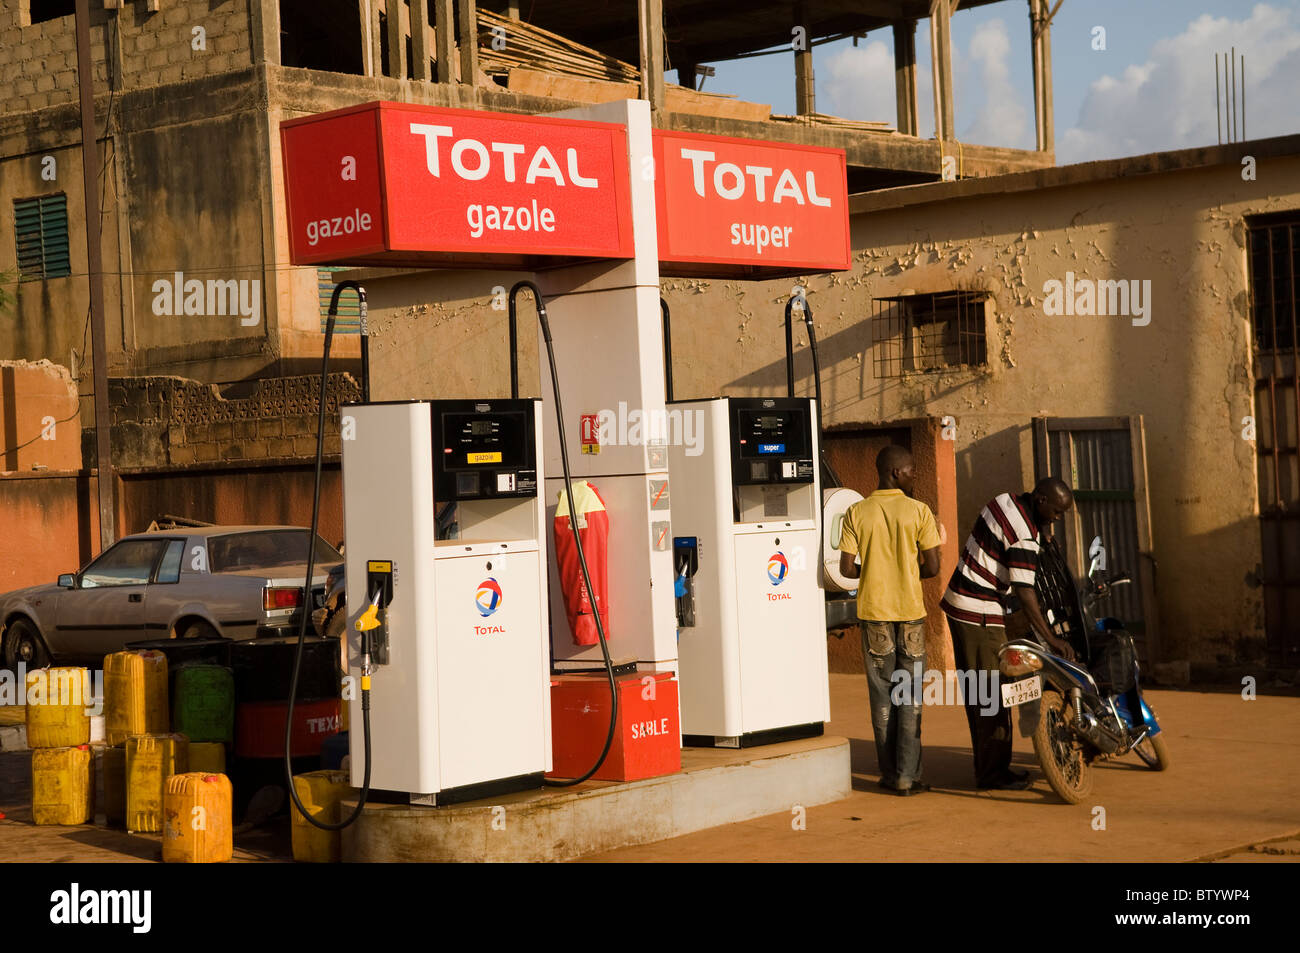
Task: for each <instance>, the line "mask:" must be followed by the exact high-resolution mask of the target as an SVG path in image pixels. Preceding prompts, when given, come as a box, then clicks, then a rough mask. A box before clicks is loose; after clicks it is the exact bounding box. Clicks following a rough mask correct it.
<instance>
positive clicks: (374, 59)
mask: <svg viewBox="0 0 1300 953" xmlns="http://www.w3.org/2000/svg"><path fill="white" fill-rule="evenodd" d="M382 2H383V0H361V2H360V3H359V4H358V5H357V9H358V12H359V13H360V15H361V71H362V73H364V74H365V75H366V76H382V75H383V73H384V70H383V64H384V61H383V47H382V46H381V45H380V38H379V7H380V4H381V3H382Z"/></svg>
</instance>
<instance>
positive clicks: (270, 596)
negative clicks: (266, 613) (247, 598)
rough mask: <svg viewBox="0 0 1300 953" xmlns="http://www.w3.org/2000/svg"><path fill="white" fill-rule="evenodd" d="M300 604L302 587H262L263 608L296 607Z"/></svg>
mask: <svg viewBox="0 0 1300 953" xmlns="http://www.w3.org/2000/svg"><path fill="white" fill-rule="evenodd" d="M300 605H302V587H300V586H265V587H263V589H262V608H263V609H296V608H298V607H299V606H300Z"/></svg>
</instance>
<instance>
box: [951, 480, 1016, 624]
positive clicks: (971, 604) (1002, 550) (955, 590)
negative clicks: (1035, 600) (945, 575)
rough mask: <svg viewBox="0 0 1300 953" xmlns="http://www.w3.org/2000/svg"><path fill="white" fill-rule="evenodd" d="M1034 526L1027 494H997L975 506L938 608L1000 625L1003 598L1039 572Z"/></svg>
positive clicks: (959, 616) (968, 619) (962, 618)
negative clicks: (977, 509)
mask: <svg viewBox="0 0 1300 953" xmlns="http://www.w3.org/2000/svg"><path fill="white" fill-rule="evenodd" d="M1039 539H1040V537H1039V532H1038V525H1037V524H1036V523H1035V522H1034V510H1033V499H1032V497H1030V495H1029V494H1028V493H1022V494H1019V495H1012V494H1010V493H1002V494H1000V495H998V496H997V497H995V498H994V499H992V500H990V501H989V503H988V505H987V506H985V507H984V509H982V510H980V515H979V519H977V520H976V521H975V528H974V529H973V530H971V534H970V536H969V537H967V539H966V547H965V549H964V550H963V552H962V554H961V559H960V560H959V561H958V563H957V569H956V571H955V572H953V574H952V579H950V580H949V581H948V589H947V591H946V592H945V593H944V594H943V599H942V600H940V602H939V607H940V608H941V609H943V611H944V612H945V613H947V614H948V615H949V616H950V617H952V618H954V619H957V620H958V621H960V622H970V623H973V624H975V625H997V626H1001V625H1005V624H1006V612H1005V610H1004V608H1003V604H1002V598H1003V597H1004V596H1005V595H1006V594H1007V593H1008V592H1010V590H1011V587H1012V586H1033V585H1034V581H1035V579H1036V578H1037V575H1038V551H1039Z"/></svg>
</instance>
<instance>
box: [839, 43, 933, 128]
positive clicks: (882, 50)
mask: <svg viewBox="0 0 1300 953" xmlns="http://www.w3.org/2000/svg"><path fill="white" fill-rule="evenodd" d="M823 69H824V70H826V72H827V73H829V74H830V78H829V79H828V80H826V82H825V83H824V84H823V85H822V88H821V90H820V94H821V96H822V98H824V99H825V100H826V105H825V106H822V107H820V108H819V109H818V111H819V112H825V113H830V114H831V115H835V116H842V117H843V118H845V119H870V120H877V121H881V122H888V123H895V124H896V119H895V117H896V116H897V113H898V111H897V107H896V104H895V99H894V53H893V51H892V50H891V49H890V48H889V47H888V46H887V45H886V44H885V43H883V42H881V41H880V40H873V41H872V42H870V43H867V44H866V45H864V46H847V47H845V48H844V49H843V50H841V51H840V52H838V53H836V54H835V55H834V56H832V57H831V58H830V59H829V60H828V61H827V63H826V65H825V66H824V67H823ZM926 88H927V90H928V89H929V86H928V85H927V87H926Z"/></svg>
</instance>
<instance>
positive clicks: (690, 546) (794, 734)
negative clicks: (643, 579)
mask: <svg viewBox="0 0 1300 953" xmlns="http://www.w3.org/2000/svg"><path fill="white" fill-rule="evenodd" d="M671 408H672V410H671V412H676V411H678V410H680V411H681V412H682V413H683V414H687V413H691V414H697V415H698V417H697V418H696V419H697V421H698V423H697V424H696V426H697V429H698V430H699V432H700V433H701V446H703V447H704V448H706V449H705V451H704V452H703V453H698V454H697V455H695V456H692V455H690V454H688V453H687V452H686V448H684V447H682V446H677V445H670V447H669V451H668V468H669V474H670V478H671V479H672V480H673V481H674V482H675V483H676V485H678V486H689V487H691V492H690V493H689V494H679V496H678V497H677V499H676V500H674V502H673V517H672V522H673V537H674V549H675V553H676V556H677V560H676V562H677V564H678V566H679V567H680V570H681V571H683V572H684V573H685V574H686V576H685V578H687V579H689V580H690V584H689V585H688V586H687V587H686V590H685V596H679V597H678V605H679V607H681V608H683V609H684V610H685V611H683V612H682V613H681V618H680V619H679V622H680V623H681V626H680V637H679V640H678V656H679V658H680V669H679V672H678V677H679V679H680V682H681V706H682V734H683V743H685V744H688V745H697V746H699V745H704V746H711V745H717V746H720V747H749V746H751V745H758V744H767V743H770V742H774V741H783V740H787V739H790V738H801V737H810V736H814V735H819V734H821V733H822V728H823V723H824V722H825V721H826V720H828V719H829V717H830V697H829V692H828V683H827V675H826V630H825V628H824V625H823V623H824V614H825V609H824V605H823V593H822V587H821V581H820V574H819V571H818V569H819V562H820V551H821V496H820V491H819V481H818V476H817V467H816V464H815V461H816V460H817V457H818V449H819V448H818V439H817V436H818V435H817V430H816V427H815V426H814V424H813V421H814V419H815V418H814V415H815V412H816V406H815V403H814V402H813V401H812V400H809V399H807V398H798V397H794V398H791V397H719V398H715V399H713V400H701V401H676V402H674V403H673V404H672V405H671ZM678 589H679V591H681V589H682V587H680V586H679V587H678ZM687 597H689V598H687ZM684 602H685V603H687V604H686V605H683V603H684Z"/></svg>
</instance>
